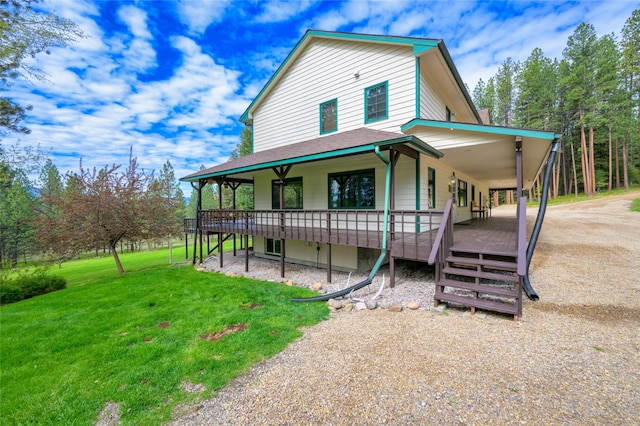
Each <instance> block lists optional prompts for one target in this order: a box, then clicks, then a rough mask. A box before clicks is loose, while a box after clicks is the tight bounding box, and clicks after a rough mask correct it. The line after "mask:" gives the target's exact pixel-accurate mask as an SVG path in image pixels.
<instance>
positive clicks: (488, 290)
mask: <svg viewBox="0 0 640 426" xmlns="http://www.w3.org/2000/svg"><path fill="white" fill-rule="evenodd" d="M437 286H446V287H454V288H460V289H463V290H471V291H477V292H478V293H483V294H492V295H494V296H504V297H513V298H518V297H522V291H521V290H520V289H519V288H518V286H516V288H504V287H496V286H491V285H485V284H476V283H469V282H464V281H456V280H451V279H448V278H444V279H441V280H440V281H438V284H437Z"/></svg>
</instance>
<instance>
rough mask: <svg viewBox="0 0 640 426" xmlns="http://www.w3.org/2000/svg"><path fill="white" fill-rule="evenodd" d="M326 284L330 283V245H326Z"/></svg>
mask: <svg viewBox="0 0 640 426" xmlns="http://www.w3.org/2000/svg"><path fill="white" fill-rule="evenodd" d="M327 282H328V283H330V282H331V243H327Z"/></svg>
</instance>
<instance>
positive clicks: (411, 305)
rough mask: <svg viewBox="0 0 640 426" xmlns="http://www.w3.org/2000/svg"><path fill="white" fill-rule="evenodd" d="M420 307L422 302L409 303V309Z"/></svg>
mask: <svg viewBox="0 0 640 426" xmlns="http://www.w3.org/2000/svg"><path fill="white" fill-rule="evenodd" d="M419 307H420V303H419V302H409V303H407V309H411V310H412V311H413V310H416V309H418V308H419Z"/></svg>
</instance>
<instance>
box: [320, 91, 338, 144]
mask: <svg viewBox="0 0 640 426" xmlns="http://www.w3.org/2000/svg"><path fill="white" fill-rule="evenodd" d="M336 130H338V100H337V99H332V100H330V101H327V102H325V103H322V104H320V134H321V135H323V134H325V133H331V132H335V131H336Z"/></svg>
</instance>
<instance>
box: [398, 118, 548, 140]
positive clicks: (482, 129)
mask: <svg viewBox="0 0 640 426" xmlns="http://www.w3.org/2000/svg"><path fill="white" fill-rule="evenodd" d="M416 127H433V128H438V129H450V130H461V131H467V132H478V133H489V134H494V135H506V136H522V137H528V138H537V139H546V140H553V139H556V138H558V137H559V135H557V134H555V133H553V132H546V131H543V130H529V129H516V128H511V127H497V126H486V125H482V124H468V123H453V122H451V123H450V122H446V121H433V120H422V119H415V120H411V121H410V122H408V123H407V124H405V125H403V126H402V127H401V128H400V130H401V131H402V132H403V133H406V132H408V131H409V130H412V129H414V128H416Z"/></svg>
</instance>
